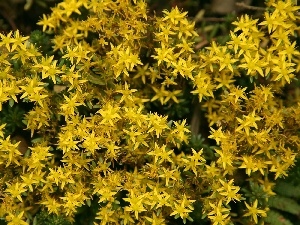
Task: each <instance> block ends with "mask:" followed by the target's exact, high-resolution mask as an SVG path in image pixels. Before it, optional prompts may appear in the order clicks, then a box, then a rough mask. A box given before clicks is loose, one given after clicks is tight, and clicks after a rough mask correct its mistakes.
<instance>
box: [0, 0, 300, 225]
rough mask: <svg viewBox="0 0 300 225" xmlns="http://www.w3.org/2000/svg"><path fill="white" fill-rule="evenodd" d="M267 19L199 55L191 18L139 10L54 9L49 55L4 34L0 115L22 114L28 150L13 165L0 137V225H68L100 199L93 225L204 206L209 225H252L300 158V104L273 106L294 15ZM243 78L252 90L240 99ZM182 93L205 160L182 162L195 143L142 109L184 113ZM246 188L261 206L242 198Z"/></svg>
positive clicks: (288, 62)
mask: <svg viewBox="0 0 300 225" xmlns="http://www.w3.org/2000/svg"><path fill="white" fill-rule="evenodd" d="M268 9H269V10H268V11H267V12H266V13H265V19H264V20H263V21H259V20H258V19H252V18H250V17H249V16H248V15H245V16H242V17H241V18H240V19H238V21H236V22H234V23H233V24H234V25H235V27H236V28H235V29H234V30H233V31H232V32H231V33H230V37H231V40H230V41H228V42H227V43H226V45H224V46H219V45H218V44H217V43H215V42H213V43H212V44H211V46H210V47H208V48H206V49H204V50H201V51H198V52H195V50H194V49H193V44H194V40H195V38H196V37H197V36H198V34H197V32H196V31H195V28H194V26H195V24H194V23H192V22H190V21H188V19H187V13H185V12H181V11H180V10H179V9H178V8H177V7H176V8H173V9H172V10H171V11H167V10H164V11H163V17H156V16H154V17H149V16H148V15H147V5H146V3H145V2H144V1H143V0H133V1H131V0H116V1H110V0H103V1H97V0H65V1H63V2H61V3H59V4H58V5H57V6H56V7H55V8H53V9H52V13H51V14H50V15H44V16H43V19H41V21H39V23H38V24H39V25H41V26H43V31H44V32H46V33H49V34H52V35H53V36H54V38H53V39H52V42H53V50H54V52H55V54H53V55H47V54H42V53H41V52H40V51H39V49H38V48H37V47H36V46H35V45H34V44H33V43H31V41H30V39H29V37H23V36H21V35H20V33H19V32H18V31H16V32H14V33H13V32H10V33H8V34H6V35H5V34H0V38H1V40H0V52H1V56H0V59H1V60H0V111H1V110H2V106H6V105H9V106H10V107H14V105H17V104H20V103H22V104H27V105H28V108H29V109H28V112H27V113H26V115H25V116H24V123H25V124H26V127H27V130H28V131H29V132H30V134H31V136H32V145H31V147H29V148H28V149H27V151H26V152H21V151H20V149H19V145H20V142H15V141H14V140H13V139H12V138H11V134H9V133H7V131H5V124H1V125H0V128H1V130H0V131H1V132H0V152H1V154H0V188H1V190H2V191H1V193H0V217H5V218H6V220H7V221H8V222H9V223H8V224H9V225H17V224H18V225H19V224H28V223H27V222H25V221H26V220H28V221H30V220H31V219H32V215H34V214H35V213H36V211H37V210H39V209H40V208H41V207H42V208H44V209H47V211H48V212H49V213H53V214H57V215H65V216H66V217H68V219H69V220H71V221H72V220H74V215H75V213H76V212H77V210H78V208H79V207H81V206H83V205H90V204H91V201H92V200H93V199H98V202H97V204H98V212H97V215H96V220H97V221H99V224H109V223H115V224H166V223H167V222H168V218H170V216H171V217H174V218H175V219H177V218H181V219H182V220H183V222H184V223H185V222H186V220H191V221H192V220H193V218H192V217H191V216H190V213H191V212H192V211H193V210H194V204H195V203H197V202H200V201H201V202H202V203H203V212H204V213H205V215H207V217H208V218H209V219H210V220H211V221H212V222H213V224H214V225H225V224H230V223H231V221H232V220H233V219H234V218H231V216H232V215H233V214H230V213H231V206H233V205H235V204H236V202H243V204H242V207H241V206H239V207H241V210H239V213H240V214H239V215H237V216H239V217H240V219H241V220H243V221H244V223H252V222H253V221H254V223H255V224H257V223H258V220H261V218H260V217H265V216H266V213H267V211H268V204H267V199H268V197H269V196H271V195H273V194H274V192H272V188H271V187H272V185H273V183H272V181H273V180H276V179H277V178H278V177H281V176H287V171H288V169H289V168H290V167H291V166H293V164H294V162H295V158H296V156H297V154H298V152H297V151H298V149H299V144H300V140H299V136H298V133H297V132H298V131H297V129H298V128H297V127H299V125H300V104H298V105H297V104H294V103H293V104H291V105H287V104H285V102H283V101H282V99H280V98H279V97H278V95H279V94H280V91H281V90H282V88H283V87H285V86H286V85H288V84H290V83H291V82H293V80H294V79H295V77H296V73H295V72H298V71H299V70H300V67H299V63H298V62H299V60H300V56H299V55H300V53H299V52H298V51H297V50H296V49H295V46H296V41H293V39H294V38H295V37H294V34H295V32H296V30H297V24H296V21H297V20H298V17H297V15H296V11H297V10H298V9H299V7H296V6H294V5H293V4H292V1H291V0H287V1H281V0H280V1H270V2H269V3H268ZM240 77H243V78H244V79H247V80H249V81H250V82H251V85H250V86H251V87H252V88H251V90H247V87H245V86H242V85H237V80H238V79H239V78H240ZM185 82H186V83H187V82H190V83H191V84H192V86H193V88H194V90H192V91H191V94H195V95H197V98H198V100H199V101H200V102H201V107H202V110H203V111H206V113H207V114H206V115H207V119H208V121H209V126H210V130H211V134H210V136H209V138H211V139H214V140H215V142H216V146H215V147H214V153H215V156H214V157H213V158H212V159H210V160H207V159H206V157H205V154H204V149H196V148H190V149H189V151H188V152H183V151H181V147H182V146H183V145H188V144H189V138H190V130H189V129H188V125H187V121H186V120H185V119H184V120H181V121H171V120H169V119H168V117H167V116H165V115H159V114H158V113H156V112H147V110H146V107H145V105H146V103H151V102H157V103H159V104H160V105H168V104H169V105H171V104H179V103H180V101H181V99H180V97H181V95H182V92H183V91H184V90H183V87H182V84H183V83H185ZM295 101H296V102H298V99H296V100H295ZM243 176H244V177H248V178H249V179H248V180H246V179H239V177H243ZM250 182H252V183H257V185H259V186H260V187H262V189H263V190H264V193H265V196H266V197H265V198H260V197H255V198H250V197H248V196H246V195H243V192H242V188H241V187H242V186H244V187H247V186H248V185H249V183H250ZM36 203H38V204H36Z"/></svg>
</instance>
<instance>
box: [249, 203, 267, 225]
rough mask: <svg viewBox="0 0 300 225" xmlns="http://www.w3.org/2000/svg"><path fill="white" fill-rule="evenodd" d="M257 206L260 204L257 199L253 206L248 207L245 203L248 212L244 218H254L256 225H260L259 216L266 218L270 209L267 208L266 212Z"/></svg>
mask: <svg viewBox="0 0 300 225" xmlns="http://www.w3.org/2000/svg"><path fill="white" fill-rule="evenodd" d="M257 204H258V201H257V199H255V201H254V203H253V205H252V206H250V205H248V204H247V202H245V205H246V207H247V209H248V210H247V211H248V212H247V213H246V214H244V216H252V219H253V220H254V222H255V224H257V223H258V220H257V216H262V217H266V216H267V211H268V208H266V209H264V210H262V209H259V208H257Z"/></svg>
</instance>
